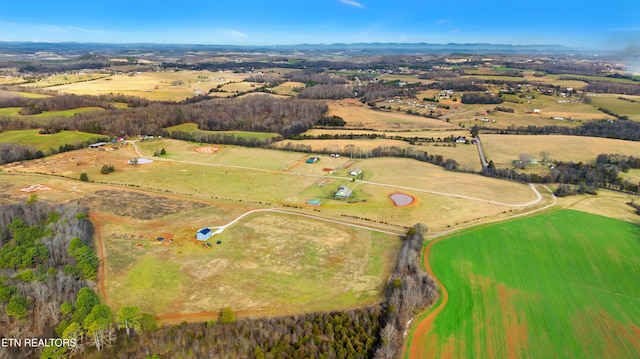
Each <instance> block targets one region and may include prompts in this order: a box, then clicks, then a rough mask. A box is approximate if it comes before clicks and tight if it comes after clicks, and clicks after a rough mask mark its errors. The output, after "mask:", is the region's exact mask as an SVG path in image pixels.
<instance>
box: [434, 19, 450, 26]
mask: <svg viewBox="0 0 640 359" xmlns="http://www.w3.org/2000/svg"><path fill="white" fill-rule="evenodd" d="M450 22H451V21H450V20H438V21H436V22H434V24H436V25H443V24H448V23H450Z"/></svg>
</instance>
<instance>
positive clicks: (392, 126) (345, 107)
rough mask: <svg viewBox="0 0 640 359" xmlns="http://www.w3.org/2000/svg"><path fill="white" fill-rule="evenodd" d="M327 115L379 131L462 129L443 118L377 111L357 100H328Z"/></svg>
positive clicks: (349, 123) (355, 125) (359, 126)
mask: <svg viewBox="0 0 640 359" xmlns="http://www.w3.org/2000/svg"><path fill="white" fill-rule="evenodd" d="M327 104H328V106H329V111H328V112H327V116H333V115H336V116H340V117H342V118H343V119H344V120H345V121H346V122H347V125H346V127H347V128H366V129H373V130H377V131H402V130H404V131H406V130H443V129H460V127H459V126H457V125H454V124H452V123H447V122H445V121H441V120H435V119H431V118H426V117H421V116H413V115H407V114H403V113H398V112H387V111H376V110H372V109H371V108H369V107H368V106H366V105H364V104H362V103H360V102H359V101H357V100H353V99H348V100H341V101H327Z"/></svg>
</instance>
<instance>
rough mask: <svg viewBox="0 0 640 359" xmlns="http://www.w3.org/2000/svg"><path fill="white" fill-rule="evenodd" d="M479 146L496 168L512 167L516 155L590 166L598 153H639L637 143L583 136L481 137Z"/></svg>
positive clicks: (639, 147)
mask: <svg viewBox="0 0 640 359" xmlns="http://www.w3.org/2000/svg"><path fill="white" fill-rule="evenodd" d="M481 138H482V146H483V148H484V151H485V155H486V156H487V159H488V160H493V162H494V163H495V165H496V166H497V167H506V168H509V167H512V161H514V160H518V159H519V155H520V154H526V155H529V156H530V157H531V158H536V159H537V160H538V161H541V160H542V159H543V157H547V160H556V161H574V162H580V161H582V162H585V163H592V162H594V161H595V160H596V157H597V156H598V155H599V154H601V153H607V154H622V155H627V156H630V155H634V154H637V153H640V143H638V142H632V141H623V140H615V139H609V138H594V137H584V136H562V135H554V136H525V135H509V136H500V135H490V134H486V135H482V136H481Z"/></svg>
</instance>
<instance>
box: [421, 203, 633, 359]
mask: <svg viewBox="0 0 640 359" xmlns="http://www.w3.org/2000/svg"><path fill="white" fill-rule="evenodd" d="M639 256H640V227H638V226H637V225H634V224H631V223H628V222H622V221H619V220H615V219H611V218H606V217H601V216H597V215H592V214H587V213H584V212H578V211H572V210H560V211H555V212H550V213H546V214H541V215H537V216H532V217H527V218H523V219H517V220H510V221H506V222H502V223H498V224H493V225H488V226H483V227H479V228H475V229H471V230H467V231H464V232H462V233H459V234H455V235H452V236H450V237H448V238H446V239H444V240H441V241H439V242H437V243H435V244H434V245H433V246H432V247H431V250H430V252H429V257H428V261H429V264H430V267H431V269H432V270H433V273H434V274H435V276H436V277H437V278H438V279H439V280H440V281H442V284H443V286H444V287H445V288H446V291H447V292H448V296H445V297H448V301H446V303H441V305H443V308H442V311H441V312H439V313H438V314H437V316H436V317H435V319H434V320H433V323H432V326H431V330H430V331H429V333H428V335H427V337H426V338H425V337H415V338H414V345H426V347H424V352H425V353H428V354H429V355H428V357H434V358H439V357H452V358H550V357H557V358H638V357H639V356H640V335H639V334H640V281H638V275H639V274H640V261H638V257H639Z"/></svg>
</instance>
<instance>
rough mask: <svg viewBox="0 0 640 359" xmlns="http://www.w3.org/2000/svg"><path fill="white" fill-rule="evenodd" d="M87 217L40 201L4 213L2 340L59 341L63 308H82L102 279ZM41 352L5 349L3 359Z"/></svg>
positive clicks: (0, 240)
mask: <svg viewBox="0 0 640 359" xmlns="http://www.w3.org/2000/svg"><path fill="white" fill-rule="evenodd" d="M86 212H87V208H83V207H78V206H72V205H56V206H51V205H47V204H45V203H42V202H39V201H38V200H37V197H35V195H34V196H31V197H30V198H29V200H28V201H27V203H26V204H22V205H5V206H2V207H1V208H0V236H1V237H0V273H1V277H0V305H1V306H2V310H0V322H1V323H2V325H0V337H2V338H57V337H58V335H57V334H56V328H57V327H58V325H59V322H60V321H61V320H62V318H63V316H64V315H65V314H64V313H65V311H64V310H63V308H62V307H64V306H63V303H73V302H76V298H77V296H78V295H79V293H80V292H81V291H82V289H83V288H85V289H86V290H90V289H89V288H88V286H90V285H91V284H92V283H93V281H94V280H95V278H96V272H97V268H98V259H97V257H96V256H95V253H94V250H93V241H92V236H93V226H92V224H91V222H90V221H89V220H88V219H87V216H86ZM79 343H80V342H79ZM80 344H81V343H80ZM37 350H38V348H29V347H22V348H10V347H0V357H3V358H33V357H34V356H35V355H36V352H37Z"/></svg>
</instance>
